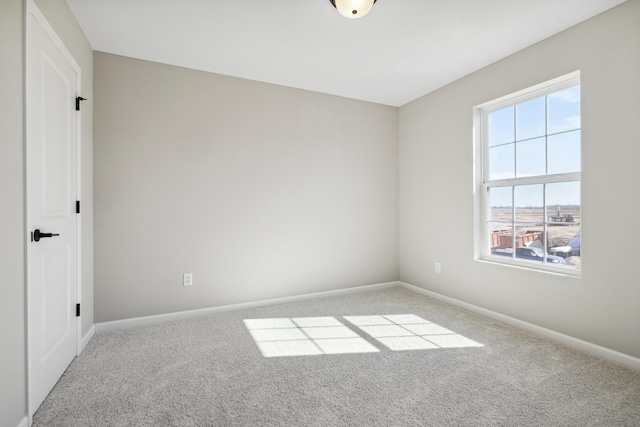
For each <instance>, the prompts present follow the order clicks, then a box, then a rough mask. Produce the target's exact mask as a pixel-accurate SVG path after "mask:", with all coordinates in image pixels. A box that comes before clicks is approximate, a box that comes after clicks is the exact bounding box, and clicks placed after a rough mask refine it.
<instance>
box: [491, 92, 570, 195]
mask: <svg viewBox="0 0 640 427" xmlns="http://www.w3.org/2000/svg"><path fill="white" fill-rule="evenodd" d="M545 117H546V118H547V120H545ZM580 125H581V123H580V86H573V87H570V88H567V89H563V90H561V91H558V92H554V93H552V94H550V95H547V96H542V97H539V98H534V99H532V100H529V101H526V102H523V103H521V104H517V105H515V106H510V107H507V108H503V109H501V110H497V111H494V112H492V113H490V114H489V147H490V148H489V150H490V152H489V158H490V159H489V162H490V167H489V172H490V173H489V178H490V179H506V178H516V177H517V178H520V177H529V176H538V175H544V174H558V173H571V172H580V169H581V160H580V159H581V150H580V141H581V134H580ZM547 159H548V161H547ZM546 192H547V194H546V198H547V206H554V205H557V204H563V205H566V204H575V205H579V204H580V184H579V183H578V182H571V183H559V184H547V189H546ZM490 204H491V206H509V205H511V187H508V188H503V189H494V190H493V191H492V194H491V203H490ZM515 204H516V206H542V204H543V186H542V185H527V186H518V187H516V190H515Z"/></svg>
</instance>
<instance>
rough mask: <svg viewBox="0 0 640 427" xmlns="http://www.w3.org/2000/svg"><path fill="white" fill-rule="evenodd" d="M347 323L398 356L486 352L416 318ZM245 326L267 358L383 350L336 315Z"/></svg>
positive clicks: (249, 321) (358, 319)
mask: <svg viewBox="0 0 640 427" xmlns="http://www.w3.org/2000/svg"><path fill="white" fill-rule="evenodd" d="M343 319H345V320H346V321H348V322H349V323H351V324H352V325H353V326H354V327H355V328H357V329H359V330H360V331H362V332H363V333H364V334H366V335H368V336H369V337H371V338H372V339H373V340H375V341H377V342H379V343H380V344H382V345H383V346H384V347H385V348H387V349H389V350H392V351H404V350H432V349H438V348H459V347H483V345H482V344H480V343H478V342H476V341H473V340H472V339H469V338H467V337H464V336H462V335H460V334H457V333H455V332H453V331H451V330H449V329H447V328H444V327H442V326H440V325H437V324H435V323H432V322H430V321H428V320H425V319H423V318H421V317H419V316H416V315H415V314H388V315H369V316H344V317H343ZM244 323H245V326H246V327H247V329H248V330H249V333H250V334H251V336H252V337H253V340H254V341H255V342H256V344H257V346H258V348H259V349H260V351H261V352H262V355H263V356H264V357H283V356H316V355H321V354H347V353H376V352H379V351H380V349H379V348H377V347H376V346H375V345H373V344H372V342H370V341H368V340H366V339H365V338H363V337H362V336H360V335H359V334H358V333H357V332H355V331H354V329H352V328H350V327H349V326H346V325H345V324H343V323H342V322H341V321H339V320H338V319H336V318H335V317H332V316H322V317H292V318H288V317H286V318H271V319H245V320H244Z"/></svg>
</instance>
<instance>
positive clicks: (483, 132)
mask: <svg viewBox="0 0 640 427" xmlns="http://www.w3.org/2000/svg"><path fill="white" fill-rule="evenodd" d="M578 85H580V71H575V72H572V73H570V74H567V75H564V76H561V77H558V78H555V79H553V80H550V81H547V82H544V83H541V84H538V85H535V86H533V87H530V88H527V89H523V90H521V91H518V92H515V93H512V94H509V95H506V96H503V97H501V98H498V99H495V100H492V101H489V102H486V103H483V104H480V105H477V106H476V107H474V109H473V120H474V132H473V133H474V135H473V137H474V143H473V146H474V156H473V157H474V187H473V190H474V211H475V215H474V228H475V233H474V234H475V236H474V237H475V248H474V257H475V259H476V260H479V261H489V262H492V263H499V264H505V265H510V266H516V267H524V268H528V269H533V270H538V271H543V272H550V273H557V274H562V275H568V276H575V277H579V276H580V274H581V268H580V267H574V266H570V265H564V264H563V265H562V266H557V265H553V264H552V263H546V262H545V263H540V262H537V261H529V260H526V259H519V258H508V257H503V256H499V255H492V254H491V250H490V248H489V239H488V232H489V230H488V226H487V223H488V219H489V218H490V210H491V208H490V206H489V203H488V200H487V194H488V189H489V188H491V187H499V186H520V185H528V184H550V183H557V182H572V181H573V182H576V181H577V182H580V183H581V185H580V191H581V193H582V168H580V169H581V171H580V172H574V173H563V174H550V175H543V176H534V177H520V178H518V177H514V178H508V179H499V180H498V179H496V180H489V179H488V173H489V170H488V165H489V150H488V145H487V144H488V141H489V126H488V116H489V114H490V113H492V112H494V111H497V110H500V109H503V108H506V107H509V106H512V105H517V104H521V103H524V102H527V101H530V100H532V99H535V98H539V97H541V96H545V95H549V94H551V93H554V92H558V91H561V90H563V89H567V88H569V87H573V86H578ZM581 99H582V95H581ZM581 111H582V109H581ZM581 114H582V113H581ZM580 129H582V125H581V127H580ZM581 145H583V144H582V137H581ZM581 151H582V150H581ZM547 161H548V159H547ZM543 197H544V196H543ZM580 200H581V202H580V204H581V209H582V194H581V197H580ZM545 206H546V201H545ZM513 209H514V212H515V206H514V207H513ZM580 217H581V218H580V229H581V230H582V215H580ZM512 224H514V225H515V219H514V220H513V222H512ZM544 227H545V228H544V229H545V230H546V219H545V226H544ZM513 234H514V239H515V234H516V233H515V229H514V231H513ZM543 235H544V239H545V242H544V247H547V242H546V239H547V233H544V234H543ZM545 252H546V251H545ZM581 252H582V248H581Z"/></svg>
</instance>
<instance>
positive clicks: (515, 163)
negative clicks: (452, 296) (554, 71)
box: [476, 73, 581, 272]
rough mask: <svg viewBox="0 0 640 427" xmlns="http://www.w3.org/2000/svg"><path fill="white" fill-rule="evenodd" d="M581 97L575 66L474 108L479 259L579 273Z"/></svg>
mask: <svg viewBox="0 0 640 427" xmlns="http://www.w3.org/2000/svg"><path fill="white" fill-rule="evenodd" d="M580 100H581V96H580V80H579V75H578V74H577V73H574V74H572V75H570V76H566V77H564V78H561V79H557V80H554V81H552V82H550V83H547V84H544V85H541V86H538V87H536V88H533V89H531V90H527V91H523V92H521V93H519V94H516V95H513V96H510V97H508V98H506V99H501V100H497V101H493V102H491V103H489V104H485V105H483V106H480V107H478V108H477V109H476V112H477V114H478V115H479V116H480V120H481V125H480V128H481V129H482V133H481V136H480V140H481V141H480V142H481V147H480V148H481V152H482V153H483V163H482V188H481V197H482V203H481V205H482V212H483V214H484V217H483V218H481V219H480V223H479V224H478V226H480V227H482V228H483V232H482V233H481V234H482V236H483V237H482V239H483V241H482V250H481V254H482V255H483V258H485V259H492V260H494V261H504V262H507V263H510V262H511V263H519V264H526V265H529V266H536V265H537V266H540V267H542V268H545V269H546V268H549V267H550V268H551V269H562V270H563V271H571V272H579V270H580V264H581V258H580V253H581V245H580V227H581V205H580V186H581V105H580V104H581V103H580Z"/></svg>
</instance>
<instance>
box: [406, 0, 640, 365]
mask: <svg viewBox="0 0 640 427" xmlns="http://www.w3.org/2000/svg"><path fill="white" fill-rule="evenodd" d="M574 70H581V73H582V74H581V75H582V80H581V81H582V105H583V109H582V114H583V121H582V123H583V128H582V135H583V159H582V161H583V168H582V171H583V175H582V179H583V186H582V193H583V194H582V209H583V213H582V219H583V229H582V243H583V253H582V262H583V266H582V278H580V279H576V278H570V277H563V276H557V275H551V274H545V273H541V272H535V271H527V270H521V269H515V268H508V267H505V266H500V265H492V264H489V263H482V262H477V261H474V260H473V245H474V242H473V234H474V223H473V212H474V211H473V200H474V198H473V194H472V191H473V189H472V183H473V175H472V165H473V163H472V162H473V151H472V138H471V136H472V126H473V123H472V108H473V107H474V106H475V105H478V104H480V103H483V102H486V101H490V100H492V99H495V98H498V97H501V96H503V95H506V94H509V93H512V92H515V91H518V90H520V89H524V88H527V87H529V86H532V85H534V84H537V83H540V82H544V81H546V80H549V79H551V78H554V77H557V76H561V75H564V74H566V73H569V72H571V71H574ZM399 117H400V123H399V128H400V242H401V243H400V278H401V280H403V281H406V282H408V283H411V284H414V285H417V286H421V287H423V288H426V289H429V290H432V291H435V292H438V293H441V294H443V295H446V296H450V297H453V298H457V299H459V300H462V301H465V302H469V303H472V304H475V305H478V306H481V307H484V308H488V309H490V310H494V311H497V312H499V313H503V314H506V315H509V316H512V317H515V318H518V319H522V320H525V321H527V322H531V323H534V324H537V325H540V326H543V327H546V328H549V329H552V330H555V331H558V332H561V333H564V334H567V335H570V336H574V337H577V338H580V339H583V340H586V341H590V342H593V343H596V344H599V345H602V346H604V347H608V348H611V349H614V350H618V351H620V352H623V353H627V354H629V355H632V356H635V357H640V340H639V339H638V337H639V334H640V329H639V328H640V305H639V304H640V286H638V279H637V273H636V272H635V270H634V268H635V262H637V261H636V260H637V252H638V242H639V241H640V232H639V230H640V229H639V228H638V227H637V226H636V225H635V216H636V215H637V213H638V194H639V193H638V169H637V162H638V159H640V144H639V143H638V141H639V133H638V117H640V1H636V0H633V1H629V2H627V3H625V4H623V5H621V6H619V7H617V8H615V9H612V10H611V11H609V12H605V13H604V14H602V15H600V16H597V17H595V18H593V19H591V20H589V21H587V22H585V23H582V24H580V25H578V26H576V27H573V28H571V29H569V30H567V31H565V32H563V33H560V34H558V35H556V36H554V37H552V38H550V39H547V40H545V41H543V42H541V43H539V44H537V45H535V46H533V47H531V48H528V49H525V50H523V51H521V52H519V53H517V54H515V55H513V56H511V57H509V58H506V59H505V60H503V61H500V62H498V63H496V64H493V65H491V66H489V67H487V68H485V69H483V70H480V71H478V72H476V73H473V74H471V75H469V76H467V77H465V78H463V79H461V80H459V81H457V82H455V83H453V84H451V85H449V86H447V87H445V88H442V89H440V90H438V91H436V92H433V93H431V94H429V95H427V96H425V97H422V98H420V99H418V100H416V101H414V102H412V103H410V104H408V105H405V106H403V107H402V108H401V109H400V115H399ZM436 261H439V262H441V263H442V273H441V274H436V273H434V262H436Z"/></svg>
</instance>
